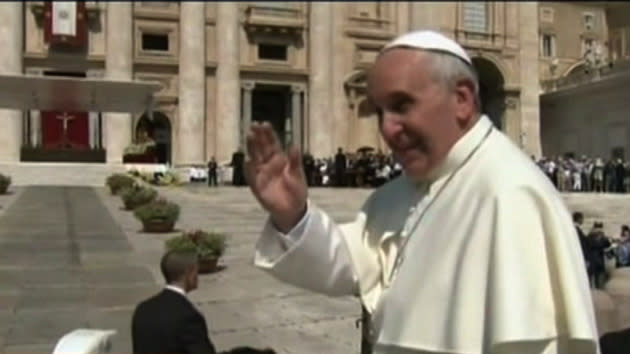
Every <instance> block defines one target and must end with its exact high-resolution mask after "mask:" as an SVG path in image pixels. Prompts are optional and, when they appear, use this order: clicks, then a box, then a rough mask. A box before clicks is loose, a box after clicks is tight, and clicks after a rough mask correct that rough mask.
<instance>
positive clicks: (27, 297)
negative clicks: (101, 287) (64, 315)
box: [17, 286, 88, 311]
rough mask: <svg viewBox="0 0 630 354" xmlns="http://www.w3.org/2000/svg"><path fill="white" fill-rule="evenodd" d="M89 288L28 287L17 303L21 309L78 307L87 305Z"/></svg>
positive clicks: (81, 307)
mask: <svg viewBox="0 0 630 354" xmlns="http://www.w3.org/2000/svg"><path fill="white" fill-rule="evenodd" d="M87 294H88V290H87V288H85V287H83V286H78V287H30V288H29V287H26V288H24V289H23V290H22V291H21V293H20V298H19V301H18V304H17V309H18V311H21V310H38V309H40V310H50V309H56V310H61V309H77V310H85V308H86V307H87V302H88V301H87V299H88V296H87Z"/></svg>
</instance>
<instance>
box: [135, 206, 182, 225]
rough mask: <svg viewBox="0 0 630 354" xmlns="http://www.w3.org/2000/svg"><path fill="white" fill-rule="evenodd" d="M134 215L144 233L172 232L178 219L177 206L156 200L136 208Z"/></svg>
mask: <svg viewBox="0 0 630 354" xmlns="http://www.w3.org/2000/svg"><path fill="white" fill-rule="evenodd" d="M134 215H135V217H136V218H138V220H140V221H141V222H142V226H143V230H144V232H151V233H165V232H172V231H173V228H174V227H175V223H176V222H177V219H178V218H179V205H177V204H175V203H172V202H169V201H168V200H166V199H164V198H158V199H154V200H153V201H151V202H149V203H147V204H144V205H142V206H140V207H138V208H136V209H135V210H134Z"/></svg>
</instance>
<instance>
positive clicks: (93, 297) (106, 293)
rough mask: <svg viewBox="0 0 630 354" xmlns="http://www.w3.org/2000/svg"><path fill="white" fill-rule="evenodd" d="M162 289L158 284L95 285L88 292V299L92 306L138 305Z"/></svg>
mask: <svg viewBox="0 0 630 354" xmlns="http://www.w3.org/2000/svg"><path fill="white" fill-rule="evenodd" d="M160 289H161V287H160V286H159V285H157V284H148V285H128V286H125V287H99V288H96V287H93V288H90V289H89V290H88V292H87V301H88V305H89V306H90V308H114V307H128V306H136V305H137V304H138V303H139V302H140V301H142V300H145V299H147V298H149V297H150V296H152V295H155V294H156V293H157V292H158V291H159V290H160Z"/></svg>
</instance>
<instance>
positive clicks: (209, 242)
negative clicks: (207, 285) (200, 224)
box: [165, 230, 227, 274]
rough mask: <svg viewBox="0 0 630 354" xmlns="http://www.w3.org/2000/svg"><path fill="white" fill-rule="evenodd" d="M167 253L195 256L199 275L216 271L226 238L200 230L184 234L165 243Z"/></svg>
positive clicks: (223, 251) (225, 246)
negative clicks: (180, 252) (185, 252)
mask: <svg viewBox="0 0 630 354" xmlns="http://www.w3.org/2000/svg"><path fill="white" fill-rule="evenodd" d="M165 245H166V249H167V250H168V251H191V252H195V253H196V254H197V258H198V262H199V273H202V274H205V273H211V272H214V271H216V270H217V264H218V263H219V259H220V258H221V256H223V254H224V253H225V249H226V248H227V242H226V236H225V234H222V233H217V232H206V231H201V230H196V231H188V232H184V233H183V234H181V235H179V236H175V237H173V238H171V239H168V240H167V241H166V242H165Z"/></svg>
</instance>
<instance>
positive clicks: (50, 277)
mask: <svg viewBox="0 0 630 354" xmlns="http://www.w3.org/2000/svg"><path fill="white" fill-rule="evenodd" d="M57 266H58V265H57ZM19 280H20V281H21V284H22V285H23V286H52V287H59V286H78V285H79V284H80V282H81V273H80V272H79V271H78V269H73V268H69V267H67V268H39V269H29V268H26V269H24V270H23V271H21V272H20V274H19Z"/></svg>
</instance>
